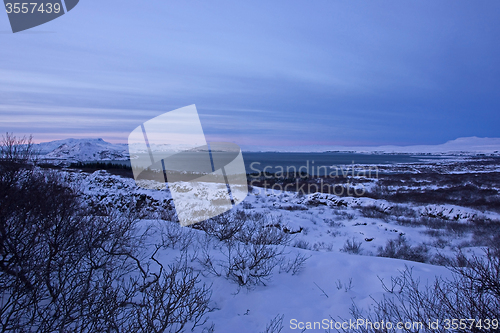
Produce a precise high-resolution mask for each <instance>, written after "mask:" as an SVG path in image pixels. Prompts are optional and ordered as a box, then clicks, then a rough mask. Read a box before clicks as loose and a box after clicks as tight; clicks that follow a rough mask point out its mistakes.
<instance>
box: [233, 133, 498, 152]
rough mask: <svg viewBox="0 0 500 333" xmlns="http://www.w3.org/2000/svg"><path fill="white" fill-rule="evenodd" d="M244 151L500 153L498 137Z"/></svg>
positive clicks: (258, 148) (257, 148) (262, 148)
mask: <svg viewBox="0 0 500 333" xmlns="http://www.w3.org/2000/svg"><path fill="white" fill-rule="evenodd" d="M245 148H246V147H243V149H244V151H280V152H326V151H330V152H354V153H369V154H431V155H477V154H494V155H500V138H478V137H475V136H473V137H467V138H458V139H455V140H451V141H448V142H446V143H443V144H439V145H414V146H396V145H386V146H373V147H370V146H322V145H315V146H300V145H298V146H296V147H249V148H250V149H245Z"/></svg>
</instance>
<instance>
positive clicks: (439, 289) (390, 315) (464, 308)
mask: <svg viewBox="0 0 500 333" xmlns="http://www.w3.org/2000/svg"><path fill="white" fill-rule="evenodd" d="M448 268H449V269H450V270H451V272H452V277H451V278H448V279H445V278H441V277H437V278H436V279H435V281H434V282H433V283H431V284H426V285H425V286H421V284H420V281H419V279H417V278H415V277H414V276H413V274H412V270H411V269H410V268H408V267H407V268H406V269H405V270H404V271H402V272H401V274H400V276H399V277H397V278H393V279H392V280H391V286H387V285H385V284H384V288H385V290H386V291H387V292H388V293H389V295H388V296H386V297H384V298H383V299H382V300H381V301H377V300H374V302H375V307H374V309H373V310H371V311H369V312H368V313H366V314H365V313H363V311H362V310H361V309H359V308H358V307H357V306H356V305H353V307H352V309H351V313H352V315H353V316H354V317H355V318H366V319H367V320H368V321H370V322H381V321H382V320H384V321H385V322H388V321H389V322H392V323H397V322H403V323H406V322H410V323H423V325H422V326H417V327H412V328H410V329H407V330H405V331H406V332H429V333H430V332H448V331H449V330H450V328H451V327H452V325H453V326H454V325H455V323H454V322H451V319H458V320H457V321H456V327H453V331H456V332H490V331H492V330H493V331H495V330H497V329H498V327H499V326H498V321H497V325H496V328H494V326H493V324H492V318H495V319H497V320H498V318H499V316H500V280H499V278H498V277H499V276H500V258H499V257H498V255H497V254H495V253H493V252H491V251H489V250H487V251H486V252H485V255H484V257H479V256H473V257H472V258H469V259H468V258H466V257H464V256H463V255H461V254H458V255H457V258H456V259H455V260H453V261H451V262H450V265H449V267H448ZM460 319H462V321H460ZM485 319H488V320H487V321H486V320H485ZM435 320H439V327H438V328H433V327H429V325H428V323H429V322H430V321H435ZM446 320H450V322H449V327H448V328H446ZM344 331H349V332H382V331H384V330H376V329H374V328H370V327H365V326H362V327H359V328H358V329H353V330H344Z"/></svg>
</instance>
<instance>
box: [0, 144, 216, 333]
mask: <svg viewBox="0 0 500 333" xmlns="http://www.w3.org/2000/svg"><path fill="white" fill-rule="evenodd" d="M9 156H11V155H9ZM22 156H30V155H29V153H26V154H25V155H22ZM3 162H5V163H2V164H1V165H0V188H1V191H0V331H2V332H34V331H36V332H42V333H43V332H77V331H78V332H166V331H173V332H179V331H181V330H182V327H184V326H185V325H186V324H187V322H191V323H193V324H194V325H196V324H199V323H201V322H202V321H203V320H202V318H204V315H205V313H206V312H207V309H208V307H207V304H208V298H209V290H208V288H206V287H205V286H202V287H200V286H199V283H198V279H197V276H196V274H194V273H193V272H192V270H191V269H190V268H188V267H187V266H186V265H180V264H178V265H175V266H171V267H169V268H168V269H163V266H162V265H161V263H159V262H158V261H156V259H154V256H151V258H149V259H148V258H147V256H146V254H145V252H144V249H143V247H144V242H143V241H144V239H143V235H142V234H141V233H139V232H138V230H139V228H137V227H136V222H137V221H136V219H135V218H133V214H131V215H124V214H122V213H120V212H118V211H116V210H112V209H109V210H100V211H99V212H97V213H96V212H95V211H93V210H92V209H91V208H90V207H89V206H88V205H86V203H85V202H84V201H83V200H82V199H81V194H80V193H79V192H77V191H76V190H75V189H74V188H71V187H70V186H68V184H67V181H66V180H65V179H64V178H63V177H62V176H61V175H60V174H58V173H56V172H47V171H43V170H40V169H38V168H36V167H34V168H33V167H29V161H27V163H26V165H25V166H24V167H18V168H17V169H13V168H11V166H10V164H9V163H10V162H8V161H7V162H6V161H3ZM14 163H17V162H16V161H14ZM5 170H8V171H9V172H3V171H5ZM11 170H13V171H12V172H11ZM157 250H158V249H157ZM150 261H154V262H156V263H157V264H158V265H159V267H160V271H159V272H154V271H152V270H150V268H149V267H150V264H149V262H150ZM152 304H154V306H153V305H152ZM146 307H147V308H148V309H147V310H146ZM152 309H153V310H154V311H153V310H152Z"/></svg>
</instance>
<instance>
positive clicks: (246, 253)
mask: <svg viewBox="0 0 500 333" xmlns="http://www.w3.org/2000/svg"><path fill="white" fill-rule="evenodd" d="M223 215H224V217H223V218H221V219H212V221H208V223H207V224H205V223H202V224H203V225H202V227H201V228H202V229H203V230H205V231H208V232H207V234H208V235H210V237H213V238H214V239H216V240H218V241H221V240H222V243H219V244H216V245H215V247H217V248H218V249H219V251H220V252H221V253H222V255H223V256H224V258H225V259H224V260H216V259H215V258H214V257H213V256H212V254H211V250H210V248H209V247H210V246H211V243H210V241H209V240H207V241H206V243H205V245H204V247H203V254H202V257H201V258H200V259H199V262H200V263H201V264H202V265H203V266H204V267H206V268H207V271H208V272H209V273H212V274H215V275H217V276H219V275H222V274H223V275H225V276H226V277H228V278H229V279H231V280H233V281H235V282H237V283H238V284H239V285H241V286H247V287H251V286H254V285H258V284H262V285H265V284H266V283H267V281H268V280H270V279H271V276H272V273H273V270H274V268H275V267H277V266H278V265H279V264H280V262H281V259H282V258H283V256H284V250H285V246H286V245H288V243H289V241H290V232H289V230H288V229H287V228H286V227H285V226H283V225H282V222H281V219H280V218H279V217H278V218H276V217H266V216H265V215H263V214H247V213H245V212H243V211H236V212H228V213H226V214H223ZM224 222H226V223H229V224H230V225H228V226H224V225H222V224H223V223H224ZM287 231H288V232H287Z"/></svg>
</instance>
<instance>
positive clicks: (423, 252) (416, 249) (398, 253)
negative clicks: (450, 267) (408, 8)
mask: <svg viewBox="0 0 500 333" xmlns="http://www.w3.org/2000/svg"><path fill="white" fill-rule="evenodd" d="M428 251H429V249H428V248H427V247H426V246H425V245H418V246H411V245H410V244H409V243H408V241H407V240H406V238H405V237H404V236H402V235H399V237H398V238H397V239H389V240H388V241H387V243H386V245H385V247H379V249H378V256H379V257H388V258H397V259H404V260H410V261H417V262H427V261H428V260H429V256H428V254H427V253H428Z"/></svg>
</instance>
